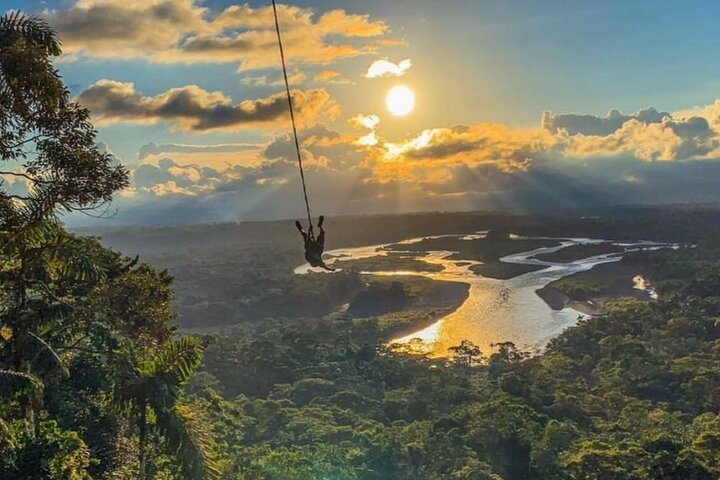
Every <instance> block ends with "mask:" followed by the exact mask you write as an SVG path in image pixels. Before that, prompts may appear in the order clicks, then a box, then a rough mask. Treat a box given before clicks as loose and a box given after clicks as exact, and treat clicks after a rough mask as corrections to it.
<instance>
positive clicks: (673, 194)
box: [0, 0, 720, 225]
mask: <svg viewBox="0 0 720 480" xmlns="http://www.w3.org/2000/svg"><path fill="white" fill-rule="evenodd" d="M0 6H2V8H3V9H4V10H13V9H19V10H23V11H24V12H26V13H29V14H34V15H38V16H41V17H43V18H45V19H46V20H47V21H48V22H49V23H50V24H51V25H52V26H53V27H54V28H55V29H56V30H57V32H58V34H59V35H60V37H61V40H62V42H63V55H62V56H61V57H59V58H57V59H56V65H57V67H58V69H59V71H60V72H61V74H62V75H63V77H64V79H65V82H66V84H67V85H68V87H69V89H70V91H71V93H72V95H73V97H74V98H75V99H76V100H77V101H78V102H80V103H81V104H83V105H85V106H86V107H88V108H89V109H90V110H91V112H92V113H93V117H92V118H93V122H94V123H95V125H96V126H97V129H98V132H99V133H98V140H99V141H100V142H101V144H102V146H103V148H106V149H108V150H109V151H111V152H112V153H113V154H114V155H115V156H116V157H117V158H118V160H119V161H121V162H122V163H123V164H124V165H126V166H127V167H128V169H130V171H131V174H132V185H131V186H130V187H129V188H128V189H126V190H124V191H123V192H121V193H120V194H118V196H117V198H116V200H115V201H114V202H113V205H112V206H111V208H110V209H109V210H107V212H110V214H109V215H107V216H108V218H104V219H99V220H98V219H95V218H94V217H86V216H71V217H69V218H68V221H69V223H71V224H77V225H84V224H97V223H98V222H99V223H100V224H101V225H118V224H146V225H153V224H177V223H202V222H217V221H238V220H248V219H253V220H255V219H277V218H296V217H302V215H303V211H304V207H303V204H302V191H301V186H300V184H299V173H298V170H297V164H296V163H295V162H296V160H295V153H294V144H293V143H292V141H291V138H290V136H289V134H290V132H291V130H290V123H289V117H288V112H287V106H286V103H285V102H286V99H285V97H284V96H283V94H284V85H283V83H282V81H281V80H282V76H281V75H282V72H281V70H280V58H279V52H278V49H277V44H276V43H275V42H276V39H275V32H274V24H273V20H272V14H271V12H272V11H271V9H270V7H269V2H249V3H238V2H227V1H222V0H205V1H201V0H47V1H35V0H30V1H22V0H2V1H0ZM279 14H280V23H281V28H282V30H283V34H284V42H285V49H286V57H287V61H288V63H289V79H290V81H291V83H292V85H291V89H292V92H293V100H294V103H295V105H296V109H297V114H298V120H299V126H300V139H301V146H302V155H303V158H304V161H305V164H306V168H307V171H306V175H307V180H308V189H309V196H310V201H311V206H312V208H313V211H314V212H315V213H316V214H320V213H325V214H331V215H332V214H357V213H399V212H407V211H423V210H471V209H481V210H513V211H537V210H552V209H557V208H561V207H572V206H580V207H583V206H599V205H614V204H630V203H677V202H705V201H720V192H719V190H720V189H718V188H717V184H718V181H720V162H719V161H718V160H720V101H717V99H718V98H720V61H718V58H717V57H718V56H719V55H720V53H718V52H720V48H719V47H720V33H718V32H720V28H719V27H720V4H719V3H718V2H715V1H692V0H690V1H686V2H677V1H673V2H669V1H658V0H655V1H639V0H636V1H632V2H628V1H603V2H577V1H573V0H564V1H559V0H547V1H543V2H538V1H536V0H514V1H511V2H507V1H497V0H496V1H486V0H475V1H459V0H448V1H443V2H438V1H432V0H413V1H409V0H406V1H403V0H395V1H392V2H388V1H380V0H364V1H363V2H357V1H353V2H351V1H345V0H336V1H332V2H331V1H326V0H323V1H307V2H305V1H302V2H295V3H289V4H281V5H279ZM397 85H403V86H405V87H407V88H408V89H409V90H410V91H411V92H412V94H413V95H414V100H415V102H414V106H411V105H409V104H403V105H401V106H403V107H407V108H406V109H409V110H410V111H409V113H407V114H406V115H402V116H400V115H394V114H393V113H392V112H391V111H390V110H389V109H388V107H387V105H386V95H387V93H388V92H389V91H390V90H391V89H392V88H393V87H395V86H397ZM395 100H396V103H397V102H398V101H399V102H401V103H402V99H398V98H395ZM411 107H412V108H411Z"/></svg>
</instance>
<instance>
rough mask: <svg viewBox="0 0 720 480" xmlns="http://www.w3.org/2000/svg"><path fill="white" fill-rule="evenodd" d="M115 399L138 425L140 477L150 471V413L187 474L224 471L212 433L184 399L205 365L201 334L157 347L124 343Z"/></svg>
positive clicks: (212, 475) (190, 476)
mask: <svg viewBox="0 0 720 480" xmlns="http://www.w3.org/2000/svg"><path fill="white" fill-rule="evenodd" d="M117 353H118V361H119V362H118V373H117V382H116V384H115V388H114V392H113V404H114V406H115V408H116V409H117V410H118V411H119V412H120V413H121V414H123V415H125V416H127V417H129V418H131V419H132V420H133V421H134V422H135V424H136V426H137V428H138V439H139V452H138V465H139V477H138V478H139V480H149V478H150V477H149V475H148V472H147V444H148V428H149V427H150V426H151V416H152V417H153V419H154V426H155V428H156V429H157V431H158V433H160V435H161V436H162V437H163V438H164V440H165V445H166V447H167V448H168V451H169V452H170V453H172V454H173V455H174V456H175V457H176V458H177V460H178V461H179V462H180V464H181V466H182V468H183V470H184V472H185V475H186V478H188V479H207V480H213V479H217V478H219V476H220V472H219V470H218V468H217V466H216V464H215V462H214V461H213V459H212V446H213V445H212V439H211V437H210V436H209V435H208V434H207V432H205V431H204V430H203V425H200V424H199V423H198V422H197V421H195V420H194V418H193V415H192V413H191V412H190V411H189V409H188V408H187V407H185V406H183V405H181V404H180V403H179V397H180V393H181V387H182V386H183V385H184V384H185V382H187V380H188V379H189V378H190V377H191V376H192V374H193V373H194V372H195V370H197V368H198V367H199V366H200V361H201V360H202V347H201V346H200V343H199V342H198V340H197V339H195V338H192V337H182V338H179V339H176V340H172V341H169V342H167V343H166V344H164V345H162V346H160V347H159V348H157V349H154V351H149V350H145V351H140V350H139V349H138V348H137V347H135V346H132V345H130V346H125V347H124V348H122V349H121V350H119V351H118V352H117Z"/></svg>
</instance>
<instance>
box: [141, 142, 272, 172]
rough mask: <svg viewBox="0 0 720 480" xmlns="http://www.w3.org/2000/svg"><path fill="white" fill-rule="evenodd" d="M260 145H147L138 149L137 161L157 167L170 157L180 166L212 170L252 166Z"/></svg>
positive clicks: (261, 147)
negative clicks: (201, 166)
mask: <svg viewBox="0 0 720 480" xmlns="http://www.w3.org/2000/svg"><path fill="white" fill-rule="evenodd" d="M264 148H265V146H264V145H262V144H252V143H236V144H215V145H187V144H176V143H171V144H162V145H158V144H156V143H148V144H145V145H143V146H142V147H140V151H139V152H138V157H137V159H138V161H139V162H140V163H143V164H154V165H157V164H158V162H160V161H161V160H162V159H164V158H166V157H172V158H173V160H174V161H175V162H177V163H178V164H180V165H203V166H208V167H214V168H226V167H228V166H233V165H253V164H256V163H258V161H259V159H260V153H261V152H262V150H263V149H264Z"/></svg>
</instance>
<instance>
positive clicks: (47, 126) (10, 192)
mask: <svg viewBox="0 0 720 480" xmlns="http://www.w3.org/2000/svg"><path fill="white" fill-rule="evenodd" d="M59 54H60V42H59V40H58V39H57V37H56V36H55V33H54V32H53V31H52V30H51V29H50V27H49V26H48V25H47V24H46V23H45V22H44V21H43V20H40V19H38V18H34V17H27V16H24V15H23V14H21V13H19V12H11V13H6V14H5V15H3V16H0V160H1V161H2V163H3V165H2V167H4V168H2V170H0V174H2V175H3V176H4V178H3V180H2V181H0V222H2V225H3V226H4V227H9V226H17V225H19V224H20V225H21V224H22V223H23V222H26V221H28V220H29V219H30V220H32V219H38V218H42V217H44V216H47V215H52V214H53V213H54V210H55V209H56V208H63V209H67V210H71V209H92V208H95V207H97V206H98V205H100V204H102V203H105V202H109V201H110V199H111V197H112V194H113V193H114V192H115V191H117V190H118V189H120V188H123V187H124V186H126V185H127V182H128V174H127V171H126V170H125V169H124V168H123V167H122V166H120V165H117V164H115V162H114V160H113V158H112V157H111V155H109V154H108V153H104V152H101V151H100V149H99V148H98V147H97V146H96V145H95V131H94V130H93V127H92V125H91V124H90V122H89V121H88V119H89V112H88V111H87V110H86V109H84V108H82V107H81V106H79V105H78V104H76V103H74V102H72V101H70V99H69V93H68V91H67V89H66V88H65V87H64V85H63V83H62V79H61V78H60V75H59V74H58V73H57V71H56V70H55V69H54V67H53V65H52V62H51V57H53V56H57V55H59ZM9 179H12V180H13V181H12V182H10V180H9ZM25 184H27V188H25V187H23V185H25Z"/></svg>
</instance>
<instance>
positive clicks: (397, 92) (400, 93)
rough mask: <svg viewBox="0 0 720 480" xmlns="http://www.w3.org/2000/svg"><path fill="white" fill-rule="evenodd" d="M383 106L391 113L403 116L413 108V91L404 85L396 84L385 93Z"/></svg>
mask: <svg viewBox="0 0 720 480" xmlns="http://www.w3.org/2000/svg"><path fill="white" fill-rule="evenodd" d="M385 106H386V107H387V109H388V111H389V112H390V113H392V114H393V115H395V116H398V117H403V116H405V115H407V114H408V113H410V112H412V111H413V109H414V108H415V92H413V91H412V90H410V89H409V88H408V87H406V86H405V85H396V86H394V87H393V88H391V89H390V91H389V92H388V93H387V96H386V97H385Z"/></svg>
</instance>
